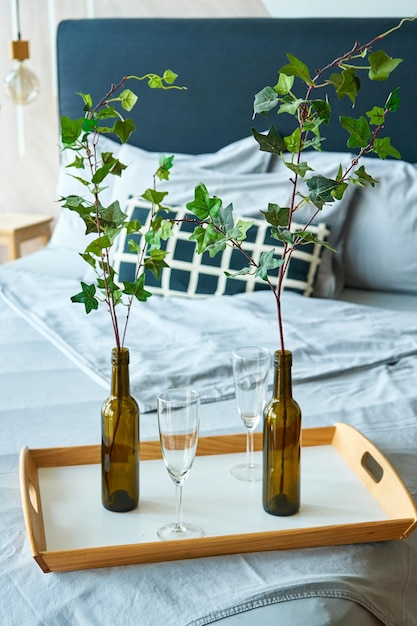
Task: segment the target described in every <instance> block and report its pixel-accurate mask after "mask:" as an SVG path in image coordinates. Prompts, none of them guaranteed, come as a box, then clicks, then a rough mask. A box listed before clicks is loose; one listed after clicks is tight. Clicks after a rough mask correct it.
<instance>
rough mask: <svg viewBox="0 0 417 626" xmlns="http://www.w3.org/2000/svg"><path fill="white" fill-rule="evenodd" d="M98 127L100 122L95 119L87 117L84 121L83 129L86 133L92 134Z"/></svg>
mask: <svg viewBox="0 0 417 626" xmlns="http://www.w3.org/2000/svg"><path fill="white" fill-rule="evenodd" d="M97 127H98V120H97V119H95V118H94V117H85V118H84V119H83V125H82V129H83V131H84V132H86V133H91V132H93V131H95V130H96V129H97Z"/></svg>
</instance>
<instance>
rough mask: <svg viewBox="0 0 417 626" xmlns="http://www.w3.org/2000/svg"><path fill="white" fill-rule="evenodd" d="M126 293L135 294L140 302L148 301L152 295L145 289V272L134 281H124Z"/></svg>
mask: <svg viewBox="0 0 417 626" xmlns="http://www.w3.org/2000/svg"><path fill="white" fill-rule="evenodd" d="M123 285H124V293H125V294H126V295H127V296H134V297H135V298H136V299H137V300H139V301H140V302H146V300H147V299H148V298H150V297H151V295H152V294H151V293H150V292H149V291H147V290H146V289H145V274H141V275H140V276H139V277H138V278H137V279H136V280H135V281H134V282H133V283H131V282H128V281H123Z"/></svg>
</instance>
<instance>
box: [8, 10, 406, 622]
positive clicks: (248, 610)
mask: <svg viewBox="0 0 417 626" xmlns="http://www.w3.org/2000/svg"><path fill="white" fill-rule="evenodd" d="M398 21H399V19H398V20H395V19H385V18H375V19H357V18H355V19H330V18H329V19H296V20H293V19H287V20H280V19H203V20H199V19H129V20H126V19H91V20H75V21H65V22H63V23H61V24H60V26H59V29H58V33H57V62H58V77H59V114H60V115H67V116H74V117H78V116H79V115H80V98H79V96H77V95H76V94H77V92H87V93H91V94H92V95H93V96H94V97H97V96H99V95H101V94H103V93H105V92H106V91H107V89H108V87H109V85H110V83H112V82H117V81H118V80H119V79H120V77H122V76H124V75H126V74H139V75H140V74H144V73H147V72H150V71H154V72H158V73H160V72H163V71H164V70H165V69H167V68H170V69H172V70H174V71H175V72H176V73H178V75H179V79H178V82H179V83H180V84H184V85H186V86H187V88H188V89H187V91H184V92H176V93H175V92H167V93H164V94H162V95H161V94H156V92H153V91H152V92H147V91H144V92H141V96H140V98H141V99H140V102H139V105H138V106H137V107H136V108H135V112H136V113H135V114H137V115H138V118H137V120H136V125H137V132H136V133H135V134H134V135H133V136H132V140H131V142H130V143H129V144H125V145H123V146H120V145H118V144H117V143H116V142H113V141H112V139H109V140H108V141H109V143H108V145H109V146H110V147H111V149H112V150H114V151H115V152H117V154H118V155H119V158H120V159H121V160H122V161H123V162H125V163H127V164H128V165H129V167H128V169H127V170H126V172H125V175H123V176H122V177H121V178H120V180H118V181H116V182H115V183H114V186H113V187H111V188H109V189H108V190H106V193H108V194H109V198H110V197H112V196H113V197H117V198H118V199H119V200H120V202H121V203H122V205H123V204H124V205H127V204H128V203H132V202H134V203H135V202H136V203H137V196H138V195H140V193H142V192H143V189H144V187H146V186H149V176H150V175H151V173H152V172H153V171H154V169H155V162H156V160H157V159H158V158H159V154H161V153H164V154H175V155H176V160H175V165H174V168H173V173H172V176H171V180H170V181H169V183H167V184H166V185H167V186H166V188H167V190H168V189H169V198H170V202H171V203H172V205H174V206H183V205H184V204H185V203H186V202H188V201H189V200H191V199H192V195H193V190H194V185H195V184H197V183H198V182H201V181H203V182H205V184H206V185H207V187H208V188H209V190H210V192H211V193H212V194H217V195H219V196H220V197H222V198H223V199H224V200H225V201H232V202H233V204H234V206H235V208H236V209H237V210H239V211H241V213H242V215H251V214H252V213H253V211H255V210H259V208H263V207H264V206H265V203H267V202H269V201H271V197H272V196H273V194H278V195H279V194H280V193H281V186H282V187H284V185H283V180H282V172H281V170H280V168H279V164H277V163H275V162H274V161H272V159H271V158H270V157H269V155H268V154H267V153H263V152H260V151H259V150H258V147H257V145H256V142H255V141H254V139H253V138H252V137H251V136H250V134H251V133H250V129H251V127H252V126H255V127H256V128H257V129H258V130H259V131H261V132H262V131H265V130H266V129H267V128H268V125H269V123H270V120H265V119H263V118H262V116H257V118H256V119H255V120H252V119H251V117H252V105H253V96H254V94H255V93H257V92H258V91H259V89H260V88H262V87H263V86H265V85H267V84H271V83H272V82H273V81H275V79H276V76H277V69H278V68H279V67H280V66H281V65H282V64H283V63H284V62H285V53H286V52H291V53H292V54H294V55H296V56H298V57H300V58H301V59H305V60H308V62H309V64H310V66H311V67H320V66H321V65H323V63H324V62H327V61H329V60H330V59H333V58H334V57H335V56H337V55H338V54H340V53H341V52H342V51H344V50H347V49H349V48H350V47H351V45H352V43H353V42H354V41H356V40H358V41H361V42H365V41H368V40H369V39H370V38H372V37H373V36H375V35H377V34H379V33H382V32H385V31H387V30H388V29H389V28H391V27H392V26H393V25H395V24H396V23H397V22H398ZM416 28H417V25H416V23H413V22H408V23H405V24H404V26H403V28H402V29H401V30H400V31H397V32H394V33H392V34H391V35H390V37H388V38H387V39H386V40H385V42H384V45H383V46H382V47H383V48H384V49H386V51H387V52H388V53H389V54H390V55H391V56H392V57H401V58H403V59H404V63H402V64H401V65H400V66H399V68H398V70H397V71H396V72H395V73H394V74H393V77H392V79H390V82H389V84H388V87H387V85H386V84H385V83H381V84H379V83H377V84H375V85H372V88H368V85H367V84H365V82H364V85H363V103H364V104H363V107H364V109H363V110H367V108H366V107H367V106H370V104H374V101H375V100H379V99H380V98H381V97H383V98H384V99H385V96H386V93H387V89H394V88H396V87H397V86H398V85H400V86H401V89H400V92H401V109H400V111H399V112H398V113H397V114H396V115H393V116H392V118H391V119H390V124H389V136H390V137H391V140H392V144H393V145H395V147H396V148H397V149H398V150H399V151H400V153H401V159H400V160H393V159H387V160H386V161H380V160H376V159H372V158H371V157H367V158H366V160H367V164H366V165H367V169H368V168H369V170H370V173H371V174H372V175H373V174H375V177H376V178H378V179H379V180H380V184H379V186H377V187H376V188H375V189H371V190H369V189H357V190H355V192H354V193H352V194H350V195H349V194H348V195H347V196H346V199H344V201H343V202H342V203H341V204H340V205H339V206H338V210H337V212H336V211H332V210H330V211H329V213H328V215H326V217H325V218H324V219H325V221H326V225H327V226H328V228H329V231H330V235H329V237H330V239H329V241H331V243H332V245H334V246H335V247H336V248H337V250H338V253H337V254H336V255H327V256H324V255H323V257H322V262H321V264H320V268H319V270H318V274H317V279H316V281H315V283H314V285H313V292H312V295H311V296H309V297H304V296H302V295H300V294H299V293H293V292H291V291H288V292H285V294H284V304H285V307H284V308H285V311H284V319H285V324H286V333H287V342H288V345H290V346H291V350H292V351H293V354H294V396H295V397H296V399H297V401H298V402H299V404H300V405H301V407H302V412H303V426H304V428H308V427H319V426H327V425H331V424H334V423H335V422H345V423H347V424H350V425H352V426H354V427H356V428H357V429H359V430H360V431H361V432H362V433H363V434H364V435H366V436H367V437H369V438H370V439H371V440H372V441H373V442H374V443H375V444H376V445H377V446H378V448H379V449H380V450H381V451H382V453H383V454H384V455H385V456H386V458H387V459H388V460H389V461H390V462H391V463H392V464H393V466H394V467H395V469H396V470H397V472H398V473H399V475H400V476H401V477H402V479H403V481H404V483H405V485H406V487H407V489H408V490H409V492H410V493H411V495H412V496H413V498H414V499H416V495H417V454H416V450H417V393H416V384H415V381H416V380H417V317H416V314H415V311H416V304H417V300H416V294H417V283H416V278H415V277H416V275H417V247H416V233H417V169H416V165H415V164H416V163H417V148H416V144H415V142H414V141H413V139H412V133H411V130H412V120H413V119H414V115H415V102H416V101H417V80H416V79H417V76H416V71H417V70H416V68H417V37H416V34H417V33H416ZM93 57H95V58H96V61H97V59H98V58H99V70H100V71H97V62H89V61H88V60H89V59H91V58H93ZM381 94H383V95H381ZM361 106H362V105H361ZM334 107H335V108H337V109H338V110H340V113H341V114H342V113H343V111H345V110H347V109H343V105H342V103H341V102H340V103H339V102H337V101H336V102H334ZM348 109H349V104H348ZM410 120H411V121H410ZM283 123H284V121H283ZM283 132H285V129H284V130H283ZM326 136H328V137H329V139H328V140H327V141H326V145H325V150H324V152H323V153H317V154H315V155H313V156H312V159H313V160H314V159H317V161H315V162H316V163H317V168H319V167H320V168H322V169H324V170H326V168H328V170H329V172H330V171H331V168H332V167H333V166H334V162H335V158H336V157H335V153H338V154H337V159H338V160H339V161H341V162H345V161H346V160H348V159H349V158H350V156H349V152H348V149H347V148H346V136H345V135H344V134H343V133H341V132H340V129H339V128H338V127H335V128H331V129H330V130H329V132H327V133H326ZM58 158H61V159H62V167H61V171H60V179H59V181H57V190H51V194H54V195H57V196H58V195H68V194H69V193H72V190H73V189H74V184H75V183H74V181H73V180H72V179H70V178H69V177H68V176H67V172H66V170H65V164H66V163H65V156H63V155H60V153H59V151H58V149H57V159H58ZM39 184H42V181H39ZM163 188H164V187H163ZM282 193H284V192H282ZM260 203H262V206H261V207H259V206H258V205H259V204H260ZM83 242H84V233H83V229H82V228H81V225H80V224H79V223H78V221H77V220H75V219H73V215H72V214H70V213H69V212H68V211H65V210H63V211H62V213H61V214H60V216H59V219H58V222H57V225H56V227H55V230H54V233H53V235H52V238H51V241H50V243H49V244H48V246H46V247H45V248H43V249H42V250H40V251H38V252H35V253H33V254H31V255H29V256H26V257H23V258H21V259H18V260H17V261H14V262H12V263H9V264H6V265H4V266H2V267H1V268H0V301H1V308H0V317H1V324H0V343H1V349H2V352H1V353H2V359H1V363H0V368H1V377H0V397H1V405H0V415H1V424H2V445H1V455H0V467H1V473H0V480H1V491H0V494H1V503H2V513H1V517H0V519H1V540H0V541H1V552H2V559H1V574H0V576H1V578H0V581H1V584H0V589H1V591H0V598H1V600H0V614H1V622H2V624H5V625H6V624H10V625H11V626H12V625H14V624H28V625H29V624H30V625H32V624H33V625H35V624H54V625H55V624H71V625H74V626H75V625H78V624H79V625H84V624H86V625H87V624H88V625H89V626H90V625H93V624H94V625H95V624H97V625H98V624H100V625H102V624H105V623H106V624H107V623H112V622H114V623H117V624H126V625H128V624H129V625H130V624H144V625H149V626H154V625H155V626H157V625H159V624H165V625H166V626H168V625H170V626H171V625H172V626H201V625H203V624H210V623H219V624H224V625H225V626H232V625H234V624H242V625H243V624H255V623H256V624H258V623H259V624H261V623H262V624H265V625H268V624H286V625H287V626H298V625H301V624H306V623H308V624H309V626H314V625H321V626H322V625H324V624H331V625H333V626H336V625H337V626H342V625H347V624H361V626H368V625H369V626H377V625H381V624H385V625H386V626H413V625H414V624H417V617H416V615H417V594H416V583H417V533H414V534H411V535H410V536H409V537H408V538H407V539H406V540H393V541H385V542H370V543H364V544H358V545H339V546H335V547H327V548H326V547H317V548H308V549H295V550H271V551H264V552H252V553H251V552H248V553H242V554H235V555H229V556H218V557H215V556H213V557H208V558H202V559H191V560H177V561H173V562H161V563H150V564H141V565H129V566H123V567H109V568H100V569H87V570H85V571H73V572H65V573H49V574H44V573H42V572H41V570H40V569H39V568H38V567H37V565H36V563H35V562H34V561H33V559H32V557H31V554H30V551H29V547H28V541H27V535H26V530H25V525H24V520H23V515H22V507H21V501H20V489H19V452H20V450H21V448H22V447H24V446H28V447H29V448H48V447H60V446H79V445H88V444H95V443H97V442H98V441H99V439H100V433H99V429H100V421H99V411H100V406H101V403H102V402H103V399H104V398H105V397H106V395H107V390H108V385H109V376H110V371H109V368H110V365H109V356H110V351H111V348H112V347H113V346H112V337H111V334H110V327H109V323H108V319H107V316H106V312H104V313H103V315H101V314H100V313H99V312H94V313H93V314H94V315H95V317H94V320H92V319H91V316H86V315H85V314H84V312H83V310H82V307H78V306H76V305H74V304H72V303H71V302H70V300H69V297H70V296H71V295H72V294H74V293H76V292H77V290H78V287H79V282H80V280H83V279H84V278H85V276H86V272H88V268H86V264H85V263H84V261H83V260H82V259H81V258H80V257H79V254H78V253H79V252H80V251H81V250H82V249H83V248H84V244H83ZM124 261H126V259H125V258H124V257H123V250H121V251H120V263H122V262H124ZM200 296H201V294H200ZM197 319H198V320H199V322H200V323H196V320H197ZM275 325H276V322H275V313H274V302H273V301H272V298H271V295H270V294H269V292H268V291H254V292H250V293H238V294H234V295H228V294H225V295H221V296H219V295H207V294H205V295H204V297H197V298H193V297H191V296H190V294H188V295H187V297H184V294H181V295H180V296H179V295H178V294H169V295H168V296H166V295H163V296H160V295H154V296H153V297H152V298H151V299H150V300H149V302H148V303H146V305H143V306H142V305H141V306H138V307H136V308H135V309H134V313H133V314H132V319H131V321H130V335H129V338H128V342H127V343H128V345H129V348H130V351H131V374H132V388H133V393H134V395H135V396H137V398H138V401H139V403H140V405H141V439H142V440H149V439H155V438H156V437H157V426H156V418H155V395H156V393H157V391H158V389H160V387H161V386H162V387H169V386H172V385H175V386H178V384H183V385H193V386H196V387H197V388H198V389H199V391H200V392H201V394H202V400H203V402H202V405H201V414H202V417H201V431H200V434H201V436H204V435H209V434H216V435H224V434H228V433H239V432H242V425H241V424H240V421H239V417H238V415H237V410H236V406H235V398H234V391H233V383H232V376H231V361H230V354H231V351H232V350H233V348H234V347H236V344H237V343H239V344H240V343H242V334H243V333H244V337H245V342H247V343H256V344H260V345H265V346H267V347H268V348H270V349H271V350H275V349H277V338H276V330H275ZM155 337H157V340H156V339H155ZM161 371H163V372H164V376H161V374H160V372H161ZM306 616H308V617H306Z"/></svg>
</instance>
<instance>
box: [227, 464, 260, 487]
mask: <svg viewBox="0 0 417 626" xmlns="http://www.w3.org/2000/svg"><path fill="white" fill-rule="evenodd" d="M230 473H231V475H232V476H233V478H237V480H245V481H246V482H249V483H255V482H258V481H260V480H262V466H261V465H257V464H256V463H255V464H254V465H247V464H246V463H242V464H241V465H235V466H234V467H232V469H231V470H230Z"/></svg>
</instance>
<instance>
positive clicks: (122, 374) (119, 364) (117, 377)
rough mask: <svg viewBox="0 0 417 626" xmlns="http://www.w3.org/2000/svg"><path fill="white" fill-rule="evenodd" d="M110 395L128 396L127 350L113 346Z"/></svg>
mask: <svg viewBox="0 0 417 626" xmlns="http://www.w3.org/2000/svg"><path fill="white" fill-rule="evenodd" d="M111 362H112V375H111V395H112V396H117V397H121V396H130V386H129V350H128V349H127V348H121V349H120V350H118V349H117V348H113V350H112V357H111Z"/></svg>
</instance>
